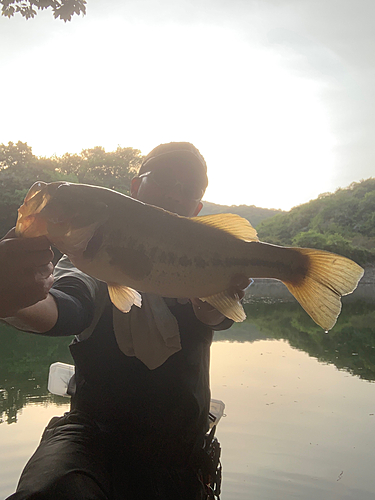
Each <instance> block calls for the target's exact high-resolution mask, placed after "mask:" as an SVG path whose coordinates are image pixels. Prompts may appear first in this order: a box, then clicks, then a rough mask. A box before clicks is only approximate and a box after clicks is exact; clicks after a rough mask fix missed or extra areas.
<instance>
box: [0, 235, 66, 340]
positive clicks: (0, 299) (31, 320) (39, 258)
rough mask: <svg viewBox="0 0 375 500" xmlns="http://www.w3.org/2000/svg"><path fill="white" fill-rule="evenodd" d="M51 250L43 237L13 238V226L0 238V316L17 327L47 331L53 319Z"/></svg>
mask: <svg viewBox="0 0 375 500" xmlns="http://www.w3.org/2000/svg"><path fill="white" fill-rule="evenodd" d="M52 259H53V252H52V250H51V247H50V243H49V241H48V240H47V238H45V237H40V238H16V237H15V232H14V228H13V229H12V230H11V231H9V232H8V233H7V234H6V235H5V236H4V238H2V239H1V240H0V318H2V319H4V320H5V321H6V322H7V323H10V324H12V325H14V326H16V327H17V328H20V327H22V328H25V327H26V326H28V327H29V328H27V329H29V330H30V331H37V332H39V331H42V332H43V331H47V330H48V329H50V328H51V327H52V326H53V325H54V323H55V322H56V320H57V306H56V303H55V301H54V299H53V297H52V296H51V295H50V294H49V289H50V288H51V286H52V284H53V276H52V271H53V264H52Z"/></svg>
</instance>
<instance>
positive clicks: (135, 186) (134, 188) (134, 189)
mask: <svg viewBox="0 0 375 500" xmlns="http://www.w3.org/2000/svg"><path fill="white" fill-rule="evenodd" d="M141 182H142V179H140V178H139V177H133V179H132V180H131V184H130V195H131V196H132V197H133V198H137V194H138V190H139V186H140V185H141Z"/></svg>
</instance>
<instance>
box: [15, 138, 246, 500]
mask: <svg viewBox="0 0 375 500" xmlns="http://www.w3.org/2000/svg"><path fill="white" fill-rule="evenodd" d="M207 182H208V181H207V172H206V163H205V161H204V159H203V157H202V156H201V155H200V153H199V151H198V150H197V149H196V148H195V147H194V146H193V145H192V144H189V143H171V144H162V145H160V146H158V147H156V148H155V149H154V150H153V151H151V153H150V154H149V155H148V156H147V157H146V158H145V159H144V161H143V163H142V166H141V169H140V171H139V174H138V176H137V177H135V178H134V179H133V180H132V185H131V195H132V196H133V197H134V198H136V199H138V200H140V201H143V202H145V203H149V204H153V205H156V206H159V207H161V208H164V209H166V210H169V211H172V212H175V213H177V214H179V215H184V216H187V217H191V216H195V215H197V214H198V213H199V211H200V210H201V208H202V203H201V198H202V196H203V194H204V191H205V189H206V187H207ZM171 237H173V235H171ZM248 284H249V281H248V280H247V279H246V278H244V277H240V276H237V277H234V278H233V284H232V293H233V294H234V295H235V294H237V295H238V296H239V297H242V296H243V294H244V289H245V288H246V287H247V286H248ZM152 300H153V299H152V297H146V296H144V301H145V303H148V304H151V306H150V307H151V308H152ZM161 303H162V304H161V305H160V301H159V302H158V305H157V307H159V310H160V313H161V314H163V317H165V318H169V319H171V318H172V319H173V320H174V321H175V320H177V326H178V333H179V340H180V347H179V348H178V349H177V350H176V352H174V353H173V354H171V355H169V356H166V358H167V359H165V356H164V357H163V358H162V359H160V360H159V363H156V368H154V369H150V368H148V367H147V366H146V364H145V363H144V362H143V361H142V357H141V356H139V357H137V356H136V355H134V353H132V351H131V346H130V348H129V344H127V343H126V342H124V338H131V334H133V335H135V336H136V335H137V334H140V335H142V332H143V329H144V328H148V329H149V330H150V331H151V332H152V331H153V326H154V325H153V322H154V321H155V320H154V319H153V316H152V315H150V314H149V313H148V311H149V309H147V307H142V308H141V309H137V308H134V307H133V308H132V309H131V311H130V312H129V313H127V314H123V313H120V311H118V310H117V309H116V308H115V307H114V306H113V305H112V303H111V302H110V300H109V297H108V291H107V287H106V285H105V284H104V283H102V282H99V281H98V280H95V279H93V278H91V277H89V276H87V275H85V274H83V273H82V272H80V271H78V270H77V269H75V268H74V267H73V266H72V265H71V263H70V262H69V261H68V260H67V259H66V258H63V259H62V260H61V261H60V262H59V263H58V265H57V266H56V271H55V283H54V285H53V287H52V288H51V289H50V291H49V294H48V296H47V297H46V298H44V299H43V300H41V301H39V302H38V303H36V304H35V305H31V306H30V307H27V308H25V309H20V310H18V311H17V312H16V313H15V314H14V316H13V318H8V319H7V321H8V322H9V323H11V324H13V325H15V326H16V327H18V328H22V329H25V330H28V331H33V332H36V333H40V334H44V335H50V336H57V335H75V336H76V337H75V340H74V341H73V343H72V345H71V346H70V349H71V353H72V356H73V358H74V361H75V366H76V374H75V382H76V387H75V390H74V391H73V396H72V406H71V411H70V412H69V413H67V414H65V415H64V416H63V417H55V418H54V419H52V421H51V422H50V423H49V425H48V426H47V428H46V430H45V432H44V434H43V436H42V440H41V443H40V445H39V447H38V449H37V450H36V452H35V454H34V455H33V457H32V458H31V459H30V461H29V463H28V464H27V465H26V467H25V469H24V471H23V473H22V476H21V479H20V482H19V485H18V488H17V492H16V493H15V494H14V495H12V496H11V497H10V498H12V499H13V500H18V499H39V498H40V499H50V498H51V499H52V498H53V499H54V500H58V499H67V498H72V499H73V498H74V499H78V498H82V499H98V500H99V499H120V498H126V499H129V500H130V499H137V500H138V499H146V498H147V499H168V500H169V499H171V500H172V499H173V500H176V499H186V500H195V499H204V498H207V491H206V487H205V485H204V484H203V482H202V469H203V468H204V463H203V462H202V445H203V441H204V436H205V434H206V432H207V429H208V411H209V403H210V391H209V351H210V344H211V341H212V330H220V329H225V328H228V327H229V326H231V324H232V322H231V321H230V320H228V319H227V318H225V317H224V316H223V315H222V314H221V313H220V312H219V311H217V310H216V309H214V308H213V307H211V306H210V305H209V304H207V303H204V302H201V301H200V300H199V299H197V298H194V297H193V298H187V299H186V300H176V299H165V300H164V301H161ZM168 315H169V316H168ZM175 322H176V321H175ZM166 328H167V327H166ZM124 344H125V345H126V348H124V347H123V346H124ZM155 345H156V344H155ZM153 346H154V344H153V342H152V339H151V342H150V344H149V345H146V346H143V347H142V350H143V351H147V349H151V348H152V349H154V347H153ZM153 354H155V353H153ZM156 354H158V353H156ZM163 355H164V354H163ZM146 357H147V352H146ZM203 472H204V471H203Z"/></svg>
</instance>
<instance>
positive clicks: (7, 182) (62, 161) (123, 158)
mask: <svg viewBox="0 0 375 500" xmlns="http://www.w3.org/2000/svg"><path fill="white" fill-rule="evenodd" d="M141 163H142V155H141V152H140V151H139V150H138V149H133V148H131V147H127V148H122V147H120V146H118V148H117V149H116V151H111V152H108V153H107V152H106V151H105V149H104V148H102V147H100V146H97V147H95V148H92V149H84V150H83V151H82V152H81V153H80V154H69V153H65V154H64V155H63V156H62V157H60V158H59V157H56V156H53V157H52V158H44V157H37V156H35V155H33V153H32V149H31V147H30V146H28V145H27V144H26V143H24V142H21V141H18V142H17V143H16V144H15V143H13V142H9V143H8V144H0V237H2V236H3V235H4V234H5V233H6V232H7V231H8V230H9V229H10V228H11V227H12V226H13V225H14V223H15V221H16V218H17V209H18V207H19V206H20V205H21V204H22V203H23V200H24V197H25V195H26V193H27V191H28V189H29V188H30V186H31V185H32V184H34V182H36V181H39V180H40V181H44V182H54V181H59V180H63V181H67V182H81V183H84V184H94V185H97V186H104V187H107V188H110V189H114V190H116V191H120V192H121V193H124V194H129V191H130V183H131V179H132V178H133V177H134V176H135V175H136V174H137V172H138V170H139V167H140V165H141Z"/></svg>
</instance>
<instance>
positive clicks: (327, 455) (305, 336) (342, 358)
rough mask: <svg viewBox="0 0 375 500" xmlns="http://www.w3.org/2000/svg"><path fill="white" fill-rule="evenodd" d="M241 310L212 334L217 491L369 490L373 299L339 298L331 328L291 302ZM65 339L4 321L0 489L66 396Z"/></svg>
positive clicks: (272, 494) (374, 433) (374, 389)
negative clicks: (57, 381)
mask: <svg viewBox="0 0 375 500" xmlns="http://www.w3.org/2000/svg"><path fill="white" fill-rule="evenodd" d="M246 312H247V315H248V320H247V321H246V322H245V323H242V324H238V325H234V326H233V327H232V328H231V329H230V330H228V331H226V332H218V333H217V334H216V335H215V342H214V343H213V346H212V358H211V389H212V397H213V398H215V399H221V400H222V401H224V403H225V405H226V409H225V415H226V416H225V417H224V418H223V419H222V420H221V422H220V424H219V426H218V430H217V436H218V438H219V440H220V442H221V446H222V464H223V485H222V496H221V498H222V500H244V499H254V500H271V499H272V500H274V499H275V498H277V499H279V500H284V499H285V500H287V499H288V500H289V499H294V498H295V499H300V500H316V499H318V498H319V499H320V498H321V499H324V500H349V499H351V500H370V499H371V500H373V499H374V498H375V475H374V471H373V464H374V460H375V384H374V383H373V380H375V326H374V325H375V306H373V305H369V304H364V303H356V304H345V305H344V308H343V313H342V314H341V316H340V318H339V321H338V323H337V325H336V327H335V328H334V330H333V331H332V332H330V333H329V334H328V335H325V334H324V332H323V331H322V330H320V329H319V328H318V327H316V326H315V325H314V323H313V322H312V321H311V320H310V319H309V318H308V317H307V315H306V313H304V312H303V311H302V310H301V308H300V307H299V306H297V305H295V304H272V305H266V304H249V305H247V307H246ZM69 342H70V340H69V339H48V338H41V337H38V336H35V335H31V334H25V333H21V332H16V331H14V330H13V329H11V328H9V327H6V326H4V325H0V345H1V350H0V417H1V424H0V447H1V448H0V449H1V454H0V498H5V497H6V496H7V495H9V494H10V493H12V492H13V491H14V489H15V486H16V483H17V480H18V477H19V474H20V472H21V470H22V468H23V466H24V465H25V463H26V461H27V460H28V458H29V457H30V455H31V454H32V453H33V451H34V449H35V447H36V446H37V444H38V441H39V439H40V435H41V433H42V431H43V429H44V427H45V425H46V423H47V422H48V420H49V419H50V418H51V417H52V416H54V415H61V414H62V413H63V412H64V411H67V410H68V408H69V402H68V400H67V399H64V398H59V397H56V396H52V395H50V394H48V392H47V389H46V384H47V373H48V367H49V365H50V364H51V363H53V362H55V361H64V362H71V358H70V355H69V353H68V349H67V345H68V344H69Z"/></svg>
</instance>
